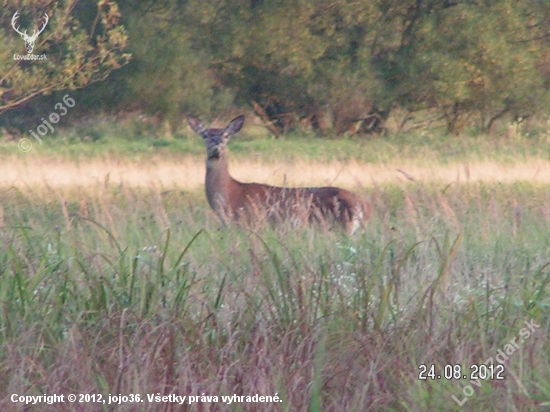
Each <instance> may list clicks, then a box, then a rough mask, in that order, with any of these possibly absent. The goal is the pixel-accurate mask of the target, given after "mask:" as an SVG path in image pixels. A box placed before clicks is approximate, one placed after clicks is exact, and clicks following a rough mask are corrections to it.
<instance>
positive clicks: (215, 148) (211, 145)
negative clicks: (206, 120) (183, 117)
mask: <svg viewBox="0 0 550 412" xmlns="http://www.w3.org/2000/svg"><path fill="white" fill-rule="evenodd" d="M188 122H189V126H191V129H193V131H194V132H196V133H198V134H200V135H201V136H202V137H203V139H204V142H205V143H206V152H207V154H208V159H219V158H220V156H222V155H223V154H224V150H225V146H226V144H227V142H228V141H229V138H230V137H231V136H232V135H234V134H235V133H237V132H238V131H239V130H241V127H243V123H244V115H241V116H239V117H236V118H234V119H233V120H231V122H230V123H229V125H227V127H226V128H225V129H207V128H206V126H204V124H203V123H202V122H201V121H200V119H198V118H196V117H189V118H188Z"/></svg>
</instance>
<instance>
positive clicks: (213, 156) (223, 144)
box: [188, 115, 371, 235]
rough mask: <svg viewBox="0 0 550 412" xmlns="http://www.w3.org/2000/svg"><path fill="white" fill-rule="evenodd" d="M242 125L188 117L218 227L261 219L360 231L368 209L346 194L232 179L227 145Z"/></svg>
mask: <svg viewBox="0 0 550 412" xmlns="http://www.w3.org/2000/svg"><path fill="white" fill-rule="evenodd" d="M244 120H245V116H244V115H241V116H238V117H236V118H234V119H233V120H231V121H230V122H229V124H228V125H227V127H225V128H224V129H219V128H206V126H205V125H204V124H203V122H202V121H201V120H200V119H199V118H197V117H193V116H189V117H188V123H189V126H190V127H191V129H192V130H193V131H194V132H196V133H198V134H199V135H201V136H202V137H203V139H204V142H205V144H206V177H205V191H206V198H207V200H208V204H209V205H210V207H211V208H212V209H213V210H214V212H216V214H217V215H218V217H219V218H220V220H221V221H222V222H223V223H227V222H228V221H238V222H246V223H248V224H249V225H253V224H256V223H259V222H261V221H263V219H264V218H267V220H268V221H270V222H274V223H280V222H283V221H291V222H295V223H298V224H310V223H312V222H318V223H321V224H322V225H324V226H325V227H329V225H331V224H332V223H337V224H339V225H341V227H343V229H344V230H345V231H346V232H347V233H349V234H350V235H353V234H354V233H355V232H356V231H357V229H359V227H362V226H364V225H365V223H366V221H367V220H368V219H369V217H370V212H371V207H370V204H369V203H368V202H367V201H365V200H364V199H363V198H362V197H360V196H359V195H357V194H355V193H353V192H351V191H348V190H345V189H341V188H338V187H332V186H325V187H296V188H293V187H278V186H270V185H267V184H262V183H242V182H239V181H237V180H235V179H233V177H231V175H230V174H229V169H228V162H227V143H228V141H229V139H230V137H231V136H233V135H235V134H236V133H238V132H239V131H240V130H241V128H242V127H243V124H244Z"/></svg>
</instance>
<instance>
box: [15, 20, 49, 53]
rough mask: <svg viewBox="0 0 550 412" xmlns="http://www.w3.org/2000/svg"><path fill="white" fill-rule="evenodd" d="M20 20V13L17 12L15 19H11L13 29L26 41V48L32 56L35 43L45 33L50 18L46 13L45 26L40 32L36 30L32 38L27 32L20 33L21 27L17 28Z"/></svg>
mask: <svg viewBox="0 0 550 412" xmlns="http://www.w3.org/2000/svg"><path fill="white" fill-rule="evenodd" d="M18 18H19V11H16V12H15V14H14V15H13V18H12V19H11V25H12V27H13V29H14V30H15V31H16V32H17V33H19V34H20V35H21V37H22V38H23V40H24V41H25V48H26V49H27V53H28V54H31V53H32V51H33V50H34V42H35V41H36V39H37V38H38V35H39V34H40V33H42V32H43V31H44V29H45V28H46V25H47V24H48V20H49V17H48V15H47V14H46V13H44V17H43V19H44V24H43V25H42V27H41V28H39V29H38V30H35V31H34V33H33V34H32V36H29V35H28V34H27V30H25V32H24V33H22V32H21V31H19V27H20V26H17V27H15V24H16V23H17V19H18Z"/></svg>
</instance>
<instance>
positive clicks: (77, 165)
mask: <svg viewBox="0 0 550 412" xmlns="http://www.w3.org/2000/svg"><path fill="white" fill-rule="evenodd" d="M204 173H205V171H204V159H203V158H202V157H197V156H186V157H182V158H181V160H180V161H177V160H175V159H174V158H171V159H164V158H161V157H155V158H153V159H150V160H147V161H145V160H140V161H132V160H129V159H101V158H95V159H89V160H83V161H78V162H77V161H74V160H69V159H66V158H56V157H36V158H28V160H26V161H24V162H23V161H21V158H20V157H17V156H13V157H11V158H10V157H8V158H4V159H3V161H2V162H1V164H0V175H1V176H2V181H1V183H0V185H1V186H3V187H27V188H37V187H40V186H49V187H51V188H70V187H86V186H94V185H97V184H105V183H106V182H107V183H109V184H123V185H125V186H129V187H151V186H154V187H160V188H164V189H174V188H178V189H183V190H191V191H192V190H196V189H199V188H201V187H202V185H203V182H204ZM230 173H231V174H232V176H233V177H234V178H236V179H238V180H241V181H243V182H253V181H255V182H261V183H267V184H272V185H285V186H310V185H338V186H342V187H347V188H355V187H372V186H374V185H384V184H392V183H399V182H401V181H406V180H414V181H418V182H423V183H432V182H433V183H436V182H443V183H448V182H454V181H457V180H458V181H463V182H487V183H497V182H501V183H514V182H522V181H528V182H531V183H535V184H536V183H543V184H547V183H550V162H549V161H546V160H542V159H540V158H534V159H530V160H527V161H525V162H522V163H517V164H502V163H498V162H495V161H479V162H471V163H452V164H446V165H442V164H436V163H431V164H430V163H429V162H427V163H426V164H423V165H421V164H419V163H418V161H415V162H407V161H399V162H398V161H396V162H394V163H391V164H368V163H358V162H356V161H352V162H341V161H332V162H328V163H327V162H315V163H311V162H306V161H296V162H292V163H290V162H280V163H278V164H271V163H270V164H266V163H261V162H255V161H251V160H245V161H240V160H237V159H232V161H231V163H230Z"/></svg>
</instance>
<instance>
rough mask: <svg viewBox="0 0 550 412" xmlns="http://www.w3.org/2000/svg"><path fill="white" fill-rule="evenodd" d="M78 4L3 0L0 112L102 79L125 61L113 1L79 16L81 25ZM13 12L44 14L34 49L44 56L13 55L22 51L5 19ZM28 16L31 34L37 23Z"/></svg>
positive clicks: (68, 0) (103, 0) (124, 39)
mask: <svg viewBox="0 0 550 412" xmlns="http://www.w3.org/2000/svg"><path fill="white" fill-rule="evenodd" d="M77 3H78V2H77V1H76V0H66V1H60V2H50V3H46V4H45V3H44V2H43V1H38V0H28V1H25V2H23V4H20V2H15V1H6V5H5V7H2V10H1V12H0V23H1V25H0V26H1V29H0V42H1V43H2V44H4V47H3V48H2V51H1V52H0V96H1V98H2V100H1V101H0V113H2V112H4V111H6V110H9V109H12V108H14V107H17V106H18V105H21V104H23V103H25V102H27V101H29V100H30V99H32V98H34V97H36V96H39V95H42V94H50V93H52V92H55V91H58V90H66V89H77V88H82V87H85V86H87V85H89V84H91V83H94V82H98V81H102V80H105V78H107V76H108V75H109V73H110V72H111V71H113V70H115V69H118V68H120V67H122V66H123V65H124V64H126V63H127V62H128V60H129V58H130V55H129V54H127V53H124V49H125V48H126V45H127V41H128V37H127V35H126V33H125V31H124V28H123V27H122V26H121V25H120V24H119V20H120V17H121V15H120V12H119V10H118V6H117V4H116V3H115V2H113V1H107V0H101V1H99V2H98V3H97V6H96V15H95V16H82V17H83V18H84V20H85V23H86V24H82V23H81V21H80V20H79V19H78V18H77V16H76V11H75V9H77ZM87 3H88V4H89V3H91V2H87ZM17 11H18V12H19V14H20V15H21V14H25V15H29V16H33V18H37V16H45V14H48V16H49V21H48V24H47V26H46V27H45V29H44V32H43V33H41V34H40V35H39V36H38V38H37V41H36V46H35V50H34V51H33V53H37V54H40V55H45V56H46V58H47V59H46V60H39V61H24V60H14V57H13V56H14V55H15V54H19V53H23V54H24V52H23V50H24V49H23V42H22V41H21V39H20V38H19V37H20V36H19V35H18V34H17V33H15V31H14V30H13V29H12V27H11V24H10V22H11V20H12V17H13V16H14V14H15V12H17ZM29 21H30V24H29V26H30V27H32V28H29V29H28V30H27V31H28V32H29V34H30V33H32V30H34V27H36V26H34V25H37V24H38V22H35V21H33V19H31V20H29ZM41 21H44V20H41ZM17 24H18V25H20V24H21V23H20V22H19V21H18V23H17ZM21 30H23V29H21ZM6 46H7V47H6Z"/></svg>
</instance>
